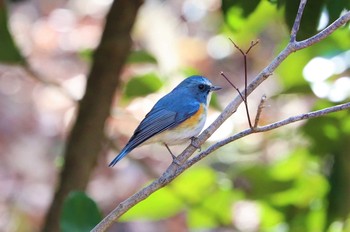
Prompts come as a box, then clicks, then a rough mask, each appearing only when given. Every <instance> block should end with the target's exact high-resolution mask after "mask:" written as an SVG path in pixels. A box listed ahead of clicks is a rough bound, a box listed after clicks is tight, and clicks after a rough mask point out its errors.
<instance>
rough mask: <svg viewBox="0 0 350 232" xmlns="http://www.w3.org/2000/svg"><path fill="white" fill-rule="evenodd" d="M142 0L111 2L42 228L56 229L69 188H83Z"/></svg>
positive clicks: (47, 229) (97, 149) (130, 42)
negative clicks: (57, 182)
mask: <svg viewBox="0 0 350 232" xmlns="http://www.w3.org/2000/svg"><path fill="white" fill-rule="evenodd" d="M142 3H143V0H133V1H129V0H119V1H114V2H113V3H112V5H111V8H110V10H109V13H108V14H107V17H106V24H105V28H104V31H103V34H102V38H101V41H100V44H99V45H98V47H97V49H96V50H95V52H94V57H93V58H94V59H93V64H92V67H91V70H90V74H89V77H88V81H87V86H86V93H85V95H84V97H83V98H82V100H81V101H80V104H79V109H78V113H77V119H76V122H75V124H74V126H73V128H72V131H71V132H70V135H69V138H68V141H67V145H66V149H65V154H64V166H63V169H62V171H61V175H60V182H59V185H58V188H57V191H56V193H55V196H54V199H53V202H52V204H51V206H50V208H49V211H48V213H47V216H46V220H45V224H44V227H43V229H42V231H45V232H46V231H47V232H59V231H61V230H60V228H59V219H60V216H61V208H62V204H63V201H64V199H65V198H66V196H67V195H68V194H69V192H71V191H73V190H85V188H86V185H87V183H88V180H89V178H90V174H91V172H92V170H93V168H94V166H95V164H96V162H97V156H98V154H99V153H100V151H101V149H102V141H103V140H104V125H105V121H106V119H107V118H108V116H109V114H110V107H111V104H112V101H113V98H114V93H115V91H116V89H118V86H119V80H120V78H119V75H120V73H121V72H122V68H123V66H124V63H125V61H126V59H127V56H128V54H129V52H130V48H131V46H132V40H131V36H130V34H131V29H132V26H133V24H134V21H135V18H136V15H137V12H138V9H139V7H140V6H141V5H142Z"/></svg>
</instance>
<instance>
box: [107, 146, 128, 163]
mask: <svg viewBox="0 0 350 232" xmlns="http://www.w3.org/2000/svg"><path fill="white" fill-rule="evenodd" d="M131 150H132V149H129V147H125V148H124V149H123V150H122V151H121V152H120V153H119V154H118V155H117V156H116V157H115V158H114V159H113V160H112V162H111V163H110V164H109V165H108V167H113V166H114V165H115V164H116V163H118V162H119V160H121V159H123V157H124V156H126V155H127V154H128V153H129V152H130V151H131Z"/></svg>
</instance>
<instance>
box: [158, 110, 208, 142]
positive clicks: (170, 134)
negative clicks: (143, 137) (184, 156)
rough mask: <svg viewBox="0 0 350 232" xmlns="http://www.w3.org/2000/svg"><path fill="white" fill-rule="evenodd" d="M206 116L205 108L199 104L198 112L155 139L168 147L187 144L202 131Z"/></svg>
mask: <svg viewBox="0 0 350 232" xmlns="http://www.w3.org/2000/svg"><path fill="white" fill-rule="evenodd" d="M206 115H207V107H206V106H205V104H201V105H200V107H199V109H198V111H197V112H196V113H195V114H193V115H192V116H191V117H189V118H188V119H186V120H185V121H183V122H182V123H180V124H179V125H178V126H176V127H175V128H173V129H170V130H166V131H164V132H162V133H160V134H159V135H157V137H158V138H157V139H159V141H160V142H163V143H166V144H168V145H177V144H182V143H185V142H187V141H188V140H189V139H190V138H192V137H194V136H197V135H198V134H199V133H200V132H201V131H202V129H203V127H204V124H205V120H206Z"/></svg>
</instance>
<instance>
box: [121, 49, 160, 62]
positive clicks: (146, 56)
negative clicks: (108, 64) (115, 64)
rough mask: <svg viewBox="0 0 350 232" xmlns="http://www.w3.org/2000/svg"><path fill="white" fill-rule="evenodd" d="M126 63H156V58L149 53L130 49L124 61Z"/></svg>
mask: <svg viewBox="0 0 350 232" xmlns="http://www.w3.org/2000/svg"><path fill="white" fill-rule="evenodd" d="M126 62H127V63H128V64H138V63H151V64H157V59H156V58H155V57H154V56H153V55H151V54H150V53H148V52H146V51H143V50H139V51H132V52H131V53H130V54H129V56H128V58H127V61H126Z"/></svg>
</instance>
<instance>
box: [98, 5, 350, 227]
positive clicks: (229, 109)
mask: <svg viewBox="0 0 350 232" xmlns="http://www.w3.org/2000/svg"><path fill="white" fill-rule="evenodd" d="M306 1H307V0H301V1H300V5H299V9H298V13H297V16H296V20H295V22H294V26H293V29H292V32H291V37H290V38H291V39H290V42H289V43H288V44H287V46H286V47H285V48H284V49H283V50H282V51H281V52H280V53H279V54H278V55H277V56H276V57H275V59H274V60H272V61H271V63H270V64H269V65H268V66H266V68H265V69H263V70H262V71H261V72H260V73H259V74H258V75H257V76H256V77H255V79H254V80H253V81H251V82H250V84H249V85H248V86H247V87H246V88H245V91H244V92H245V96H248V95H249V94H250V93H251V92H253V91H254V90H255V89H256V88H257V87H258V86H259V85H260V84H261V83H262V82H263V81H265V80H266V79H267V78H268V77H269V76H270V75H271V73H272V72H273V71H274V70H275V69H276V68H277V67H278V66H279V65H280V64H281V63H282V62H283V61H284V60H285V59H286V58H287V57H288V56H289V55H290V54H291V53H293V52H295V51H298V50H301V49H303V48H306V47H309V46H311V45H313V44H315V43H318V42H320V41H321V40H323V39H324V38H326V37H328V36H329V35H330V34H331V33H333V32H334V31H335V30H337V29H338V28H340V27H341V26H343V25H344V24H345V23H347V22H349V21H350V11H348V12H346V13H345V14H343V15H342V16H341V17H339V18H338V19H337V20H335V21H334V22H333V23H332V24H331V25H329V26H328V27H326V28H325V29H323V30H322V31H320V32H319V33H317V34H316V35H314V36H312V37H310V38H308V39H305V40H303V41H296V34H297V31H298V29H299V25H300V20H301V16H302V13H303V10H304V6H305V4H306ZM248 52H249V51H248ZM243 99H244V98H243ZM243 99H242V96H237V97H236V98H234V99H233V100H232V101H231V102H230V103H229V104H228V105H227V106H226V108H225V109H224V110H223V112H222V113H221V114H220V116H219V117H218V118H217V119H216V120H215V121H214V122H213V123H212V124H211V125H210V126H209V127H208V128H207V129H206V130H204V131H203V132H202V133H201V134H200V135H199V136H198V138H197V140H196V142H197V144H198V146H200V145H202V144H203V143H204V142H205V141H206V140H207V139H208V138H209V137H210V136H211V135H212V134H213V133H214V132H215V131H216V130H217V129H218V128H219V127H220V126H221V125H222V123H224V121H225V120H226V119H228V118H229V117H230V116H231V115H232V114H233V113H234V112H236V110H237V108H238V106H239V105H240V104H241V103H242V102H243ZM264 101H265V100H264V97H263V98H262V101H261V102H262V103H260V105H259V108H258V112H257V116H259V115H260V114H261V111H262V109H263V105H264V103H263V102H264ZM346 109H350V102H348V103H345V104H342V105H336V106H333V107H330V108H326V109H323V110H319V111H314V112H310V113H306V114H301V115H297V116H293V117H290V118H288V119H285V120H282V121H279V122H275V123H272V124H269V125H266V126H261V127H256V128H249V129H247V130H244V131H242V132H240V133H238V134H236V135H234V136H232V137H229V138H227V139H225V140H222V141H220V142H218V143H216V144H214V145H212V146H211V147H209V148H208V149H206V150H205V151H203V152H201V153H200V154H197V155H196V156H195V157H194V158H192V159H190V160H188V159H189V157H190V156H191V155H192V154H193V153H194V152H195V151H196V148H195V147H194V146H192V145H189V146H188V147H187V148H186V149H185V150H184V151H183V152H182V153H181V154H180V155H179V156H178V157H177V160H178V161H179V162H180V163H181V164H182V165H181V166H178V165H177V164H174V163H172V164H171V165H170V166H169V167H168V168H167V170H166V171H165V172H164V173H163V174H162V175H161V176H160V177H159V178H158V179H156V180H154V181H153V182H152V183H151V184H149V185H148V186H146V187H144V188H143V189H141V190H140V191H139V192H137V193H135V194H134V195H132V196H130V197H129V198H127V199H126V200H124V201H123V202H121V203H120V204H119V205H118V206H117V207H116V208H115V209H114V210H113V211H112V212H111V213H110V214H109V215H107V216H106V217H105V218H104V219H103V220H102V221H101V222H100V223H99V224H98V225H96V227H95V228H94V229H92V231H93V232H100V231H106V230H107V229H108V228H109V227H110V226H111V225H112V224H113V223H114V222H116V221H117V220H118V218H119V217H120V216H121V215H123V214H124V213H126V212H127V211H128V210H129V209H130V208H132V207H133V206H134V205H136V204H137V203H139V202H140V201H142V200H144V199H146V198H147V197H148V196H149V195H151V194H152V193H154V192H155V191H157V190H158V189H160V188H162V187H164V186H165V185H167V184H168V183H170V182H171V181H173V180H174V179H175V178H176V177H177V176H178V175H180V174H181V173H183V172H184V171H185V170H187V168H189V167H191V166H192V165H193V164H195V163H197V162H198V161H199V160H201V159H202V158H203V157H205V156H207V155H208V154H210V153H211V152H213V151H214V150H216V149H218V148H220V147H222V146H224V145H225V144H227V143H230V142H232V141H235V140H237V139H240V138H242V137H245V136H247V135H250V134H252V133H258V132H264V131H268V130H272V129H275V128H278V127H281V126H284V125H287V124H290V123H293V122H296V121H300V120H305V119H310V118H316V117H320V116H323V115H326V114H329V113H332V112H337V111H341V110H346ZM259 112H260V113H259ZM257 118H258V119H259V117H257ZM256 120H257V119H256ZM258 121H259V120H258ZM255 124H256V123H255Z"/></svg>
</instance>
